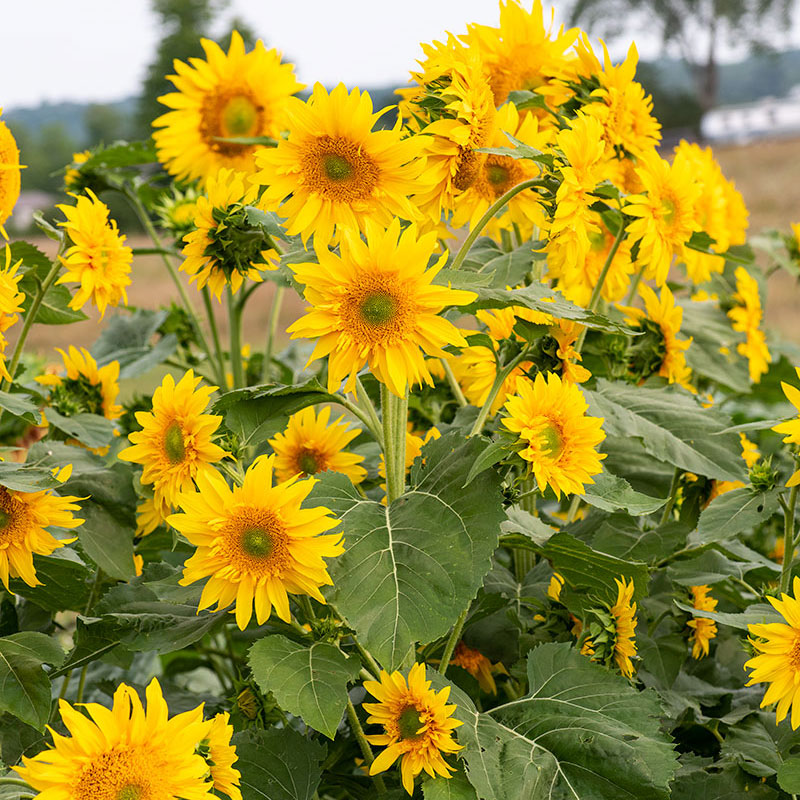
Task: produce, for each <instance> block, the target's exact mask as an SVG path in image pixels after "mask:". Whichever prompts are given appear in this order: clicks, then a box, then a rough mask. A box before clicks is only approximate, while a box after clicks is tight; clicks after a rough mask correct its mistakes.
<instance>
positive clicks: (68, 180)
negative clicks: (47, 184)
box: [64, 150, 92, 193]
mask: <svg viewBox="0 0 800 800" xmlns="http://www.w3.org/2000/svg"><path fill="white" fill-rule="evenodd" d="M91 157H92V151H91V150H83V151H81V152H80V153H73V154H72V162H71V163H70V164H69V165H68V166H67V168H66V169H65V170H64V188H65V189H66V190H67V192H76V193H77V192H80V191H81V190H83V189H84V188H86V186H85V183H84V181H83V180H82V178H81V165H82V164H85V163H86V162H87V161H88V160H89V159H90V158H91Z"/></svg>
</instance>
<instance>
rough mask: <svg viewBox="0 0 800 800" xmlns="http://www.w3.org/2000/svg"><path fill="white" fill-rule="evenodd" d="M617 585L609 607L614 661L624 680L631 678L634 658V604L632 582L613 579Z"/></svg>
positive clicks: (635, 622)
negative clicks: (612, 622) (613, 635)
mask: <svg viewBox="0 0 800 800" xmlns="http://www.w3.org/2000/svg"><path fill="white" fill-rule="evenodd" d="M614 582H615V583H616V584H617V602H616V603H614V605H613V606H611V616H612V617H614V625H615V628H616V636H615V639H614V661H615V662H616V664H617V666H618V667H619V670H620V672H621V673H622V674H623V675H624V676H625V677H626V678H632V677H633V662H632V661H631V659H632V658H635V656H636V641H635V637H636V633H635V632H636V624H637V620H636V603H634V602H632V601H633V590H634V584H633V580H631V581H630V582H629V581H627V580H626V578H625V576H624V575H623V576H622V580H619V579H618V578H614Z"/></svg>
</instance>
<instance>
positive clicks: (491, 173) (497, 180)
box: [486, 164, 510, 186]
mask: <svg viewBox="0 0 800 800" xmlns="http://www.w3.org/2000/svg"><path fill="white" fill-rule="evenodd" d="M509 177H510V175H509V172H508V170H507V169H506V168H505V167H504V166H502V165H501V164H489V165H487V167H486V179H487V180H488V181H489V183H491V184H492V186H505V185H506V184H507V183H508V179H509Z"/></svg>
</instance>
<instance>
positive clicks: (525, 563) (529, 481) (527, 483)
mask: <svg viewBox="0 0 800 800" xmlns="http://www.w3.org/2000/svg"><path fill="white" fill-rule="evenodd" d="M522 486H523V488H524V489H525V490H526V491H525V492H524V493H523V494H522V495H521V496H520V497H518V498H517V502H518V503H519V506H520V508H521V509H522V510H523V511H527V512H528V513H529V514H534V515H535V514H536V495H537V493H538V486H537V484H536V480H535V479H534V478H533V476H532V475H530V474H529V475H528V476H527V477H525V479H524V480H523V482H522ZM535 566H536V553H532V552H531V551H530V550H527V549H525V548H521V547H520V548H515V549H514V576H515V577H516V579H517V583H522V581H523V579H524V578H525V576H526V575H527V574H528V573H529V572H530V571H531V570H532V569H533V568H534V567H535Z"/></svg>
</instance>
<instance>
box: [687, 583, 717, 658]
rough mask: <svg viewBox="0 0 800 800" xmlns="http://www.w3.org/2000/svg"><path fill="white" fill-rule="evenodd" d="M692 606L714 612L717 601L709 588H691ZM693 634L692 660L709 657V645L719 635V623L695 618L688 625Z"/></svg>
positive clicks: (705, 618) (690, 636)
mask: <svg viewBox="0 0 800 800" xmlns="http://www.w3.org/2000/svg"><path fill="white" fill-rule="evenodd" d="M689 591H690V592H691V593H692V605H693V606H694V607H695V608H697V609H699V610H700V611H714V609H715V608H716V607H717V601H716V600H715V599H714V598H713V597H711V590H710V589H709V587H708V586H690V587H689ZM686 624H687V625H688V626H689V627H690V628H691V629H692V632H691V634H690V635H689V641H690V642H691V643H692V658H696V659H698V660H699V659H701V658H702V657H703V656H707V655H708V643H709V642H710V641H711V640H712V639H713V638H714V637H715V636H716V635H717V623H716V622H714V620H713V619H708V618H707V617H693V618H692V619H690V620H689V621H688V622H687V623H686Z"/></svg>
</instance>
